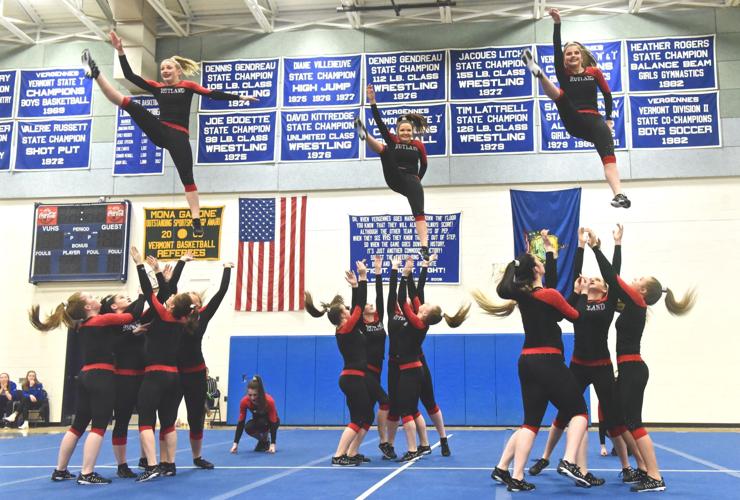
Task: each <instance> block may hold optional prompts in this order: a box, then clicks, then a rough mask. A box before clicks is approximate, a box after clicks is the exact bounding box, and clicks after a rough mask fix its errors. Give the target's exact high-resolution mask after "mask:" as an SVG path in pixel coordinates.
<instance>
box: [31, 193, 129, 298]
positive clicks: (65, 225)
mask: <svg viewBox="0 0 740 500" xmlns="http://www.w3.org/2000/svg"><path fill="white" fill-rule="evenodd" d="M33 220H34V231H33V247H32V251H31V269H30V272H29V278H28V281H29V282H31V283H34V284H35V283H39V282H45V281H92V280H96V281H100V280H120V281H126V270H127V269H128V247H129V245H128V243H129V229H130V222H131V203H130V202H129V201H128V200H123V201H116V202H113V201H111V202H106V203H68V204H62V205H44V204H40V203H37V204H36V208H35V210H34V217H33Z"/></svg>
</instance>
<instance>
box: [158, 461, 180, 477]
mask: <svg viewBox="0 0 740 500" xmlns="http://www.w3.org/2000/svg"><path fill="white" fill-rule="evenodd" d="M159 470H160V475H162V476H165V477H172V476H176V475H177V467H175V464H174V463H172V462H162V463H160V464H159Z"/></svg>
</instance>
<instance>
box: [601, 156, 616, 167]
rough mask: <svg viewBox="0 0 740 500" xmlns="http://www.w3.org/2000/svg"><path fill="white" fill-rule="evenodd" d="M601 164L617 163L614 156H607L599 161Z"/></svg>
mask: <svg viewBox="0 0 740 500" xmlns="http://www.w3.org/2000/svg"><path fill="white" fill-rule="evenodd" d="M601 163H603V164H604V165H609V164H610V163H617V157H616V156H614V155H607V156H605V157H603V158H602V159H601Z"/></svg>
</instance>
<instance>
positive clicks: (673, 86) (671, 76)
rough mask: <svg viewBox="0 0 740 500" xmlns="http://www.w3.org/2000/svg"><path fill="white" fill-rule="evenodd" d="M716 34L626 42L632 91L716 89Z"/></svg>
mask: <svg viewBox="0 0 740 500" xmlns="http://www.w3.org/2000/svg"><path fill="white" fill-rule="evenodd" d="M714 40H715V39H714V35H708V36H694V37H681V38H654V39H644V40H627V67H628V69H629V79H630V92H659V91H671V90H704V89H716V88H717V64H716V62H715V52H714V46H715V44H714Z"/></svg>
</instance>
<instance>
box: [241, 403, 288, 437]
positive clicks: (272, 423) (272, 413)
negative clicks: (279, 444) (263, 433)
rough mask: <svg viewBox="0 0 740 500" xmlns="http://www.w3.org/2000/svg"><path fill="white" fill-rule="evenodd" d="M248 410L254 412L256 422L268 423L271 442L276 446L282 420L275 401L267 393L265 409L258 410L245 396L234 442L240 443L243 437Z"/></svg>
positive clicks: (253, 416)
mask: <svg viewBox="0 0 740 500" xmlns="http://www.w3.org/2000/svg"><path fill="white" fill-rule="evenodd" d="M247 410H249V411H251V412H252V418H253V419H254V420H262V421H267V422H268V428H269V430H270V442H272V443H273V444H275V441H276V439H277V430H278V427H280V418H279V417H278V414H277V408H276V407H275V400H274V399H273V397H272V396H270V395H269V394H267V393H265V407H264V408H257V406H255V404H254V403H252V400H251V399H249V396H244V397H243V398H242V400H241V402H239V421H238V422H237V423H236V434H234V442H235V443H237V444H238V443H239V440H240V439H241V437H242V431H243V430H244V424H245V421H246V420H247Z"/></svg>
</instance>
